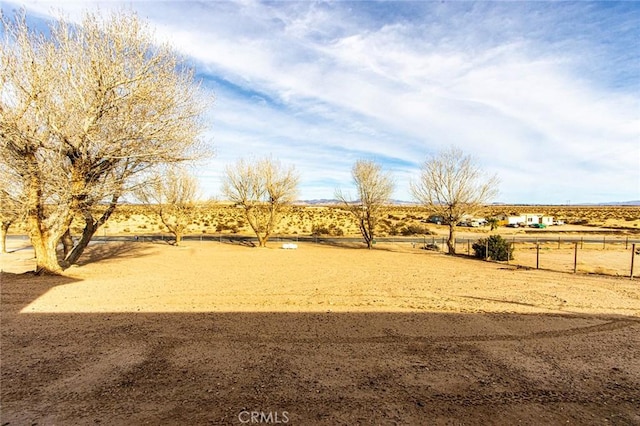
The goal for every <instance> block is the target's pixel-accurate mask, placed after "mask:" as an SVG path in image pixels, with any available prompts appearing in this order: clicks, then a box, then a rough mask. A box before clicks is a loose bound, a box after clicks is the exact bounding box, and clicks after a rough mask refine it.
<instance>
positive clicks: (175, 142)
mask: <svg viewBox="0 0 640 426" xmlns="http://www.w3.org/2000/svg"><path fill="white" fill-rule="evenodd" d="M2 26H3V30H4V31H3V33H4V39H3V40H2V44H1V45H0V49H1V50H0V162H3V163H4V164H5V165H6V166H7V167H8V168H9V169H10V170H12V171H13V173H14V174H15V175H17V176H20V177H21V180H22V185H23V187H24V189H25V210H26V212H27V215H26V216H27V217H26V222H27V226H28V229H29V234H30V238H31V243H32V245H33V247H34V250H35V254H36V265H37V266H36V271H37V272H39V273H42V272H53V273H58V272H60V271H61V270H62V269H63V268H64V267H66V266H68V265H69V264H71V263H73V262H75V261H76V260H77V259H78V257H79V256H80V255H81V253H82V251H83V250H84V248H85V247H86V246H87V244H88V243H89V241H90V240H91V238H92V236H93V235H94V234H95V232H96V231H97V230H98V228H99V227H100V226H101V225H102V224H104V223H105V222H106V220H107V219H108V218H109V217H110V215H111V214H112V213H113V211H114V210H115V208H116V206H117V204H118V202H119V200H120V199H121V197H122V196H123V195H124V194H125V193H126V192H127V191H129V190H131V185H133V182H134V181H135V182H140V181H141V178H140V176H141V175H144V174H150V173H151V171H152V170H153V169H154V168H155V167H157V166H162V165H165V164H170V163H177V162H182V161H186V160H190V159H193V158H196V157H198V156H199V154H200V152H201V148H202V146H201V145H200V141H199V139H198V136H199V134H200V133H201V131H202V129H203V126H202V122H201V116H202V114H203V112H204V108H205V104H204V102H203V101H202V100H201V99H200V98H199V96H198V93H199V92H198V88H197V87H196V86H195V85H194V84H193V73H192V72H191V71H190V70H188V69H186V68H185V67H184V65H183V64H181V63H180V62H179V60H178V58H177V56H176V55H175V53H174V52H173V51H172V50H171V49H170V48H169V47H168V46H167V45H158V44H156V43H155V42H154V40H153V38H152V37H151V35H150V32H149V30H148V29H147V28H146V26H145V25H143V24H142V23H141V22H140V21H139V19H138V18H137V16H135V15H131V14H127V13H125V12H122V13H119V14H114V15H112V16H111V17H109V18H107V19H102V18H101V17H100V16H98V15H94V14H86V15H85V16H84V18H83V20H82V22H81V24H80V25H77V26H71V25H68V24H67V23H66V22H65V21H64V20H63V19H60V20H59V21H58V22H57V23H54V24H52V25H51V27H50V31H49V35H47V36H45V35H43V34H41V33H36V32H33V31H31V30H30V29H29V28H28V26H27V24H26V22H25V19H24V17H17V18H16V19H15V20H12V21H11V20H9V19H7V18H6V17H2ZM98 203H106V204H107V208H106V209H103V210H101V212H100V213H99V214H98V215H97V216H94V213H95V211H96V209H94V206H96V205H97V204H98ZM74 217H79V218H81V219H82V220H83V221H84V229H83V232H82V235H81V237H80V239H79V240H78V241H77V242H75V243H74V242H73V240H71V238H65V241H66V242H67V245H68V244H72V246H71V247H68V246H67V245H65V246H66V249H65V252H66V255H65V259H64V260H62V261H60V260H59V259H58V258H57V253H56V248H57V246H58V243H59V241H60V240H61V239H62V238H63V236H65V235H66V236H67V237H70V236H69V228H70V225H71V221H72V220H73V218H74ZM73 244H75V245H73Z"/></svg>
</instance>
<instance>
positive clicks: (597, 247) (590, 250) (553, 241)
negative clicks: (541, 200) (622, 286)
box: [456, 237, 640, 278]
mask: <svg viewBox="0 0 640 426" xmlns="http://www.w3.org/2000/svg"><path fill="white" fill-rule="evenodd" d="M507 241H508V244H509V246H510V247H511V249H512V250H513V257H514V258H513V259H510V260H508V261H504V263H507V264H510V265H514V266H519V267H523V268H532V269H546V270H553V271H561V272H572V273H589V274H600V275H612V276H627V277H629V278H634V277H635V276H636V275H637V273H636V272H635V270H634V269H635V267H636V264H637V263H638V262H637V261H636V258H637V257H639V256H640V242H638V240H636V239H629V238H628V237H624V238H621V237H618V238H612V237H580V238H571V239H562V238H546V239H532V238H527V239H515V238H514V239H511V240H507ZM474 242H475V241H474V240H465V241H464V242H461V241H459V240H458V241H456V243H457V244H456V252H457V253H466V254H467V255H469V256H473V255H474V250H473V248H472V247H473V243H474ZM487 260H492V259H487Z"/></svg>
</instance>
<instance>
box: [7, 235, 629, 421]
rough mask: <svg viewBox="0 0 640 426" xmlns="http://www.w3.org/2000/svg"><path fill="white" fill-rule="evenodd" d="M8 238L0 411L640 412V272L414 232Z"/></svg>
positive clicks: (219, 414)
mask: <svg viewBox="0 0 640 426" xmlns="http://www.w3.org/2000/svg"><path fill="white" fill-rule="evenodd" d="M13 248H14V249H18V250H17V251H15V252H13V253H11V254H9V255H2V256H0V268H1V269H2V270H4V271H5V272H3V273H2V275H0V281H1V297H2V298H1V301H0V302H1V303H0V307H1V318H0V319H1V321H2V322H1V328H2V331H1V341H0V343H1V351H2V352H1V355H2V356H1V399H0V403H1V413H0V415H1V424H2V425H34V424H38V425H53V424H56V425H67V424H74V425H75V424H81V425H88V424H92V425H95V424H109V425H111V424H114V425H123V424H127V425H136V424H158V425H159V424H193V425H201V424H231V425H233V424H251V423H255V422H257V421H260V422H262V423H271V424H275V423H281V424H284V423H288V424H295V425H347V424H348V425H353V424H380V425H387V424H398V425H404V424H435V425H438V424H451V425H456V424H468V425H475V424H483V425H484V424H496V425H502V424H509V425H511V424H525V425H526V424H529V425H540V424H561V423H562V424H567V423H568V424H580V425H602V424H617V425H638V424H640V409H639V408H638V407H639V406H640V362H638V359H640V282H639V281H638V280H637V279H636V280H630V279H628V278H622V277H603V276H592V275H584V274H577V275H573V274H568V273H560V272H550V271H543V270H525V269H517V268H513V267H511V266H508V265H501V264H495V263H488V262H482V261H477V260H472V259H465V258H453V257H450V256H446V255H443V254H440V253H433V252H427V251H423V250H419V249H417V248H416V249H413V248H411V247H410V246H406V245H405V246H399V245H391V244H389V245H382V244H380V245H379V246H378V247H377V248H376V249H375V250H371V251H368V250H364V249H359V248H355V247H344V246H341V247H336V246H326V245H314V244H300V245H299V247H298V249H297V250H283V249H281V248H279V247H278V245H277V244H275V243H274V244H272V245H271V248H268V249H256V248H250V247H245V246H241V245H232V244H221V243H217V242H202V243H199V242H188V243H187V247H184V248H178V247H171V246H168V245H166V244H161V243H157V244H154V243H133V242H129V243H107V244H94V245H92V246H90V248H89V250H88V252H87V254H86V256H85V257H84V259H83V263H84V264H82V265H80V266H75V267H72V268H70V269H69V270H67V271H66V273H65V275H64V276H59V277H34V276H33V275H31V274H24V273H22V272H24V271H26V270H28V269H30V268H31V267H32V259H31V258H30V257H31V256H32V253H31V252H30V250H28V249H21V247H19V246H15V247H13Z"/></svg>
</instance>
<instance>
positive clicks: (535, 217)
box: [499, 213, 553, 226]
mask: <svg viewBox="0 0 640 426" xmlns="http://www.w3.org/2000/svg"><path fill="white" fill-rule="evenodd" d="M499 219H501V220H502V221H505V222H506V225H507V226H516V225H517V226H531V225H533V224H537V223H542V224H544V225H547V226H551V225H553V216H545V215H543V214H541V213H524V214H521V215H519V216H503V217H502V218H499Z"/></svg>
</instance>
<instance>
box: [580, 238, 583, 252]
mask: <svg viewBox="0 0 640 426" xmlns="http://www.w3.org/2000/svg"><path fill="white" fill-rule="evenodd" d="M583 248H584V237H580V250H582V249H583Z"/></svg>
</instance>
